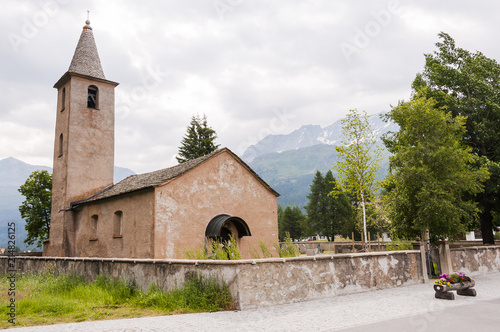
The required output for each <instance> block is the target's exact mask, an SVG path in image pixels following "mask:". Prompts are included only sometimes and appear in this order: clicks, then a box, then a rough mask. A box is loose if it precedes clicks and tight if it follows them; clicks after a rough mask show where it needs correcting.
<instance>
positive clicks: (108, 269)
mask: <svg viewBox="0 0 500 332" xmlns="http://www.w3.org/2000/svg"><path fill="white" fill-rule="evenodd" d="M13 259H14V260H15V265H16V271H17V272H16V273H38V272H44V271H54V272H56V273H75V274H79V275H82V276H83V277H84V278H85V279H87V280H94V279H95V278H96V277H97V276H98V275H99V274H106V275H109V276H112V277H113V278H117V279H118V278H120V279H124V280H127V281H131V280H134V281H135V283H136V284H137V285H138V286H140V287H141V288H143V289H145V290H146V289H147V288H148V287H149V285H151V284H152V283H156V284H157V285H158V286H159V287H160V288H161V289H163V290H169V289H173V288H175V287H180V286H182V285H183V284H184V282H185V280H186V278H189V276H190V275H192V273H201V274H202V275H204V276H214V277H216V278H218V279H219V280H223V281H224V282H225V283H226V284H227V285H228V286H229V289H230V291H231V294H232V296H233V299H234V301H235V304H236V307H237V308H238V309H251V308H257V307H263V306H271V305H276V304H284V303H292V302H300V301H305V300H313V299H319V298H324V297H330V296H336V295H343V294H352V293H359V292H365V291H369V290H375V289H383V288H391V287H397V286H403V285H412V284H417V283H422V282H423V281H424V277H423V272H422V260H421V254H420V251H417V250H409V251H393V252H375V253H357V254H337V255H317V256H302V257H293V258H269V259H255V260H239V261H214V260H201V261H194V260H185V259H178V260H172V259H170V260H160V259H112V258H84V257H78V258H76V257H74V258H73V257H23V256H14V257H12V256H2V257H0V271H1V272H2V273H8V272H9V267H8V264H9V262H12V261H13Z"/></svg>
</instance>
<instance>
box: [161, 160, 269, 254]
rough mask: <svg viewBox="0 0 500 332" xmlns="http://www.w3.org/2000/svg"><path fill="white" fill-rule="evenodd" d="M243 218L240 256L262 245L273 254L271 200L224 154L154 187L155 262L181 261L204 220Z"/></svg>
mask: <svg viewBox="0 0 500 332" xmlns="http://www.w3.org/2000/svg"><path fill="white" fill-rule="evenodd" d="M223 213H224V214H228V215H231V216H237V217H240V218H242V219H243V220H245V222H246V223H247V224H248V226H249V228H250V232H251V234H252V236H244V237H242V238H241V240H240V241H239V246H240V251H241V254H242V258H251V255H250V253H249V251H250V250H251V249H252V248H258V247H259V240H261V241H263V242H264V243H265V244H266V245H267V246H268V247H269V248H272V251H273V252H274V254H275V255H276V253H275V250H274V248H273V244H274V243H277V242H278V217H277V204H276V196H275V195H274V194H273V193H272V192H270V191H269V190H268V189H267V188H265V187H264V186H263V185H262V183H260V182H259V181H258V180H257V179H256V178H255V177H254V176H253V175H252V174H251V173H250V172H249V171H248V170H247V169H246V168H245V167H244V166H243V165H242V164H240V163H239V162H238V161H237V160H236V159H235V158H233V157H232V156H231V155H230V154H229V153H227V152H223V153H220V154H218V155H216V156H214V157H212V158H210V159H208V160H207V161H206V162H204V163H202V164H200V165H198V166H197V167H196V168H194V169H192V170H190V171H189V172H187V173H186V174H184V175H182V176H181V177H178V178H176V179H174V180H172V181H171V182H169V183H167V184H165V185H163V186H160V187H157V188H156V203H155V239H154V242H155V256H154V257H155V258H186V257H185V254H184V253H185V251H186V250H188V249H190V250H193V249H195V248H200V247H201V246H202V244H203V242H204V239H205V230H206V227H207V225H208V223H209V222H210V220H211V219H212V218H213V217H215V216H217V215H219V214H223Z"/></svg>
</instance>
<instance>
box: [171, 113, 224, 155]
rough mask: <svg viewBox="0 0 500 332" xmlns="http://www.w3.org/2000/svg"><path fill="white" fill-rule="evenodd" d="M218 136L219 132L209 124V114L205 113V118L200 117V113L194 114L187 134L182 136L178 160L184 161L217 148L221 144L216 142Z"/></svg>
mask: <svg viewBox="0 0 500 332" xmlns="http://www.w3.org/2000/svg"><path fill="white" fill-rule="evenodd" d="M216 138H217V133H216V132H215V130H213V129H212V128H210V127H209V126H208V124H207V116H206V115H203V118H200V117H199V116H198V115H196V116H194V115H193V116H192V117H191V122H190V124H189V126H188V127H187V132H186V135H184V137H183V138H182V141H181V146H180V147H179V156H178V157H176V159H177V161H178V162H179V163H183V162H186V161H188V160H191V159H196V158H198V157H202V156H205V155H207V154H209V153H211V152H213V151H215V150H217V148H218V147H219V145H218V144H215V139H216Z"/></svg>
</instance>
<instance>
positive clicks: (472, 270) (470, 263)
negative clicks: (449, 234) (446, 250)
mask: <svg viewBox="0 0 500 332" xmlns="http://www.w3.org/2000/svg"><path fill="white" fill-rule="evenodd" d="M450 257H451V265H452V270H453V272H456V271H462V272H465V273H466V274H470V275H475V274H482V273H490V272H498V271H500V246H481V247H466V248H453V249H450Z"/></svg>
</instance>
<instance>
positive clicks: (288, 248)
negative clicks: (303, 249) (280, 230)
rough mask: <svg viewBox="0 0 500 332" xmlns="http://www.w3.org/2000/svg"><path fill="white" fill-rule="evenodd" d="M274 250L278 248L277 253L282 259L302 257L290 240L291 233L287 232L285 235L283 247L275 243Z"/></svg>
mask: <svg viewBox="0 0 500 332" xmlns="http://www.w3.org/2000/svg"><path fill="white" fill-rule="evenodd" d="M274 248H276V251H277V252H278V254H279V255H280V257H297V256H300V252H299V251H298V250H297V248H295V246H294V245H293V242H292V239H291V238H290V233H288V232H286V235H285V242H283V243H282V244H281V246H280V245H279V244H278V243H275V244H274Z"/></svg>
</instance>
